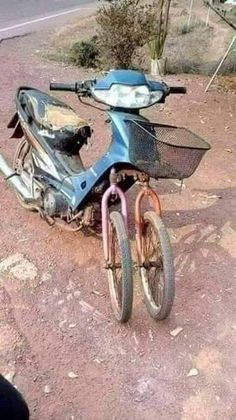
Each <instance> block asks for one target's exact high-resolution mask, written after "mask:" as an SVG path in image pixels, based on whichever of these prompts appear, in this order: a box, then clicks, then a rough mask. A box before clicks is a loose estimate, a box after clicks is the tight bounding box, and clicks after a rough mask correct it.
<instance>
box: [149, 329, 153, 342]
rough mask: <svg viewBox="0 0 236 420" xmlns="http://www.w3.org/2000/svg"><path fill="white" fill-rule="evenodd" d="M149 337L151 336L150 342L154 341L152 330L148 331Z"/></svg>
mask: <svg viewBox="0 0 236 420" xmlns="http://www.w3.org/2000/svg"><path fill="white" fill-rule="evenodd" d="M148 335H149V338H150V340H151V341H153V332H152V330H149V331H148Z"/></svg>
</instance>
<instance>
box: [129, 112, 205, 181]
mask: <svg viewBox="0 0 236 420" xmlns="http://www.w3.org/2000/svg"><path fill="white" fill-rule="evenodd" d="M126 123H127V127H128V130H129V138H130V146H129V147H130V148H129V150H130V152H129V153H130V161H131V163H132V164H133V165H134V166H136V167H137V168H138V169H139V170H141V171H142V172H146V173H148V174H149V175H150V176H151V177H152V178H156V179H158V178H175V179H184V178H188V177H190V176H191V175H192V174H193V173H194V172H195V170H196V169H197V167H198V165H199V163H200V161H201V160H202V158H203V156H204V154H205V153H206V151H207V150H209V149H210V145H209V144H208V143H207V142H206V141H205V140H203V139H202V138H201V137H199V136H197V135H196V134H194V133H192V131H190V130H187V129H186V128H181V127H175V126H170V125H162V124H155V123H150V122H146V121H140V120H139V121H134V120H127V121H126Z"/></svg>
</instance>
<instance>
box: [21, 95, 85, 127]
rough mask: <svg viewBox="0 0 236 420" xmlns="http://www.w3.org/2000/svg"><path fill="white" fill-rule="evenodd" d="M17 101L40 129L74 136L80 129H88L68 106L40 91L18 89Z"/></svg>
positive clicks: (83, 121)
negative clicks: (69, 133)
mask: <svg viewBox="0 0 236 420" xmlns="http://www.w3.org/2000/svg"><path fill="white" fill-rule="evenodd" d="M17 99H18V101H19V102H20V105H21V106H22V108H23V110H24V112H25V113H26V115H27V116H28V117H31V119H32V120H33V121H34V122H35V123H36V124H37V125H38V126H39V128H41V129H44V130H48V131H49V132H55V131H59V132H63V131H66V132H67V133H68V132H71V134H72V135H75V134H77V133H78V132H79V130H80V129H82V128H86V127H89V124H88V123H87V122H86V121H85V120H83V119H82V118H80V117H79V116H78V115H77V114H76V112H75V111H74V110H73V109H72V108H71V107H70V106H68V105H66V104H65V103H64V102H62V101H59V100H58V99H56V98H54V97H53V96H50V95H48V94H47V93H44V92H42V91H40V90H37V89H31V88H20V89H19V91H18V94H17Z"/></svg>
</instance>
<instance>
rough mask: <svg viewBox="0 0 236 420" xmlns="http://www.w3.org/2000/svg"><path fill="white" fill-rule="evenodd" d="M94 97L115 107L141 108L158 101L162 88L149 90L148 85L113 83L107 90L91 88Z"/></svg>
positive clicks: (161, 94)
mask: <svg viewBox="0 0 236 420" xmlns="http://www.w3.org/2000/svg"><path fill="white" fill-rule="evenodd" d="M92 93H93V96H94V98H95V99H96V100H97V101H99V102H102V103H104V104H106V105H110V106H112V107H115V108H130V109H134V108H137V109H141V108H147V107H148V106H151V105H153V104H154V103H155V102H158V101H159V100H160V99H161V98H162V96H163V91H162V90H153V91H152V90H150V89H149V88H148V86H146V85H142V86H128V85H119V84H113V85H112V86H111V88H110V89H109V90H105V89H104V90H102V89H96V88H94V89H93V92H92Z"/></svg>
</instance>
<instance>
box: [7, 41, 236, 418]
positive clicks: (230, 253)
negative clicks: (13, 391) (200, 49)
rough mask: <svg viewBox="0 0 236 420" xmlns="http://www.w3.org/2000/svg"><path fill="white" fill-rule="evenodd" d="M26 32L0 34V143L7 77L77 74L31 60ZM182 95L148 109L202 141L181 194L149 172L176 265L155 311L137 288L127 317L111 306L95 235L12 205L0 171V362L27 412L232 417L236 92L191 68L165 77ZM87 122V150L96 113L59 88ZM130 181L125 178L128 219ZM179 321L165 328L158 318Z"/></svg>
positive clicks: (37, 80)
mask: <svg viewBox="0 0 236 420" xmlns="http://www.w3.org/2000/svg"><path fill="white" fill-rule="evenodd" d="M39 48H40V42H39V37H38V36H35V35H31V36H28V37H25V38H21V39H15V40H10V41H7V42H3V43H2V44H1V45H0V74H1V79H0V80H1V89H0V104H1V106H0V151H1V153H4V154H5V155H6V156H7V157H8V158H12V155H13V151H14V149H15V147H16V141H17V140H11V139H9V134H10V133H9V132H8V130H7V129H6V124H7V122H8V120H9V118H10V117H11V115H12V113H13V112H14V103H13V97H14V93H15V90H16V88H17V87H18V86H19V85H21V84H22V85H23V84H28V85H34V86H36V87H38V88H42V89H44V90H47V88H48V82H49V80H50V79H51V78H52V77H55V78H56V79H57V80H61V81H70V80H76V79H81V78H83V77H84V74H83V73H82V72H81V71H80V70H79V69H76V68H71V67H62V66H61V65H60V64H56V63H52V62H46V61H42V59H39V58H38V57H37V55H35V50H37V49H39ZM167 80H169V81H170V82H172V83H176V84H185V85H186V86H187V87H188V95H186V96H183V97H179V96H178V97H172V98H170V99H169V100H168V102H167V103H166V105H165V106H161V107H155V108H152V109H150V110H149V111H148V112H147V115H148V116H149V117H150V118H151V119H152V120H154V121H160V122H167V123H172V124H173V123H174V124H178V125H181V126H186V127H188V128H190V129H191V130H193V131H194V132H197V133H198V134H199V135H201V136H202V137H204V138H206V139H207V140H208V141H209V142H210V144H211V145H212V150H211V151H210V152H209V153H208V154H207V155H206V157H205V158H204V160H203V162H202V163H201V166H200V167H199V169H198V171H197V172H196V174H195V175H194V176H193V177H192V178H191V179H189V180H187V181H186V182H185V185H184V189H183V191H182V194H181V195H180V194H179V188H178V186H177V185H176V184H175V183H174V182H172V181H161V182H158V183H157V185H156V188H157V191H158V192H159V194H160V199H161V202H162V206H163V217H164V220H165V223H166V225H167V227H168V228H169V232H170V236H171V240H172V243H173V248H174V254H175V265H176V300H175V304H174V307H173V311H172V314H171V316H170V318H169V319H168V320H166V321H165V322H162V323H156V322H154V321H153V320H152V319H151V318H150V317H149V316H148V314H147V313H146V311H145V307H144V305H143V302H142V297H141V296H140V290H139V285H138V283H139V279H138V278H137V276H135V279H136V282H135V283H136V286H135V288H136V289H137V293H136V300H135V304H134V311H133V318H132V320H131V322H130V323H129V324H128V325H124V326H120V325H118V324H117V323H116V322H115V320H114V319H113V315H112V311H111V308H110V303H109V295H108V288H107V282H106V275H105V272H104V271H103V268H102V265H103V257H102V243H101V240H100V238H97V237H89V236H83V234H82V233H78V234H76V235H75V234H70V233H65V232H61V231H60V230H57V229H50V228H49V227H48V226H47V225H46V224H45V223H44V222H43V221H42V220H41V219H40V218H39V216H38V215H37V214H35V213H28V212H27V211H26V210H23V209H22V208H21V207H20V206H19V204H18V203H17V201H16V198H15V196H14V193H13V192H12V191H11V190H10V189H9V188H8V187H7V186H6V185H5V183H4V182H3V181H2V180H0V191H1V199H0V239H1V240H0V371H1V372H3V373H4V374H8V377H11V378H12V380H13V382H14V383H15V384H16V385H17V387H18V388H19V389H20V390H21V391H22V392H23V394H24V395H25V397H26V399H27V401H28V403H29V406H30V409H31V413H32V419H33V420H48V419H51V418H52V419H57V420H69V419H71V420H72V419H74V420H79V419H83V420H84V419H86V420H87V419H89V420H91V419H94V420H111V419H113V420H120V419H125V420H126V419H130V418H133V419H135V420H154V419H155V420H156V419H166V420H167V419H168V420H172V419H173V420H177V419H181V420H203V419H207V420H220V419H222V418H224V419H228V420H233V419H235V417H236V411H235V410H236V409H235V406H236V405H235V388H236V369H235V360H236V359H235V334H236V319H235V310H234V306H235V273H236V271H235V262H236V259H235V257H236V205H235V203H236V201H235V198H236V197H235V196H236V194H235V185H236V179H235V170H236V164H235V153H236V150H235V132H236V118H235V115H236V114H235V111H236V101H235V95H233V94H229V93H228V94H226V93H219V92H217V91H216V90H215V89H214V87H213V89H212V90H211V91H210V92H209V93H207V94H204V87H205V85H206V83H207V80H206V79H205V78H202V77H182V76H181V77H172V78H167ZM61 97H62V98H63V99H64V100H66V101H68V102H69V103H70V104H71V105H73V106H74V107H75V108H76V109H77V110H78V112H79V113H80V114H81V115H82V116H83V117H85V118H88V120H89V121H90V122H91V123H92V124H93V126H94V128H95V134H94V141H93V147H92V149H91V150H90V151H87V152H84V156H85V160H86V162H87V163H89V162H91V161H93V160H94V159H95V158H96V157H97V156H99V155H100V154H101V153H102V152H103V151H104V150H105V148H106V146H107V141H108V132H107V126H106V125H105V124H104V120H105V115H104V114H103V113H102V112H101V111H95V110H91V108H88V107H87V108H86V107H83V106H82V105H80V104H79V103H78V102H77V99H76V97H74V96H73V95H69V94H68V95H61ZM135 193H136V190H135V189H134V190H133V191H131V192H130V194H129V200H130V224H131V225H132V220H133V209H132V203H133V198H134V195H135ZM177 327H181V328H182V330H181V332H180V333H179V334H178V335H177V336H175V337H173V336H172V335H171V334H170V332H172V331H173V330H175V329H176V328H177Z"/></svg>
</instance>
